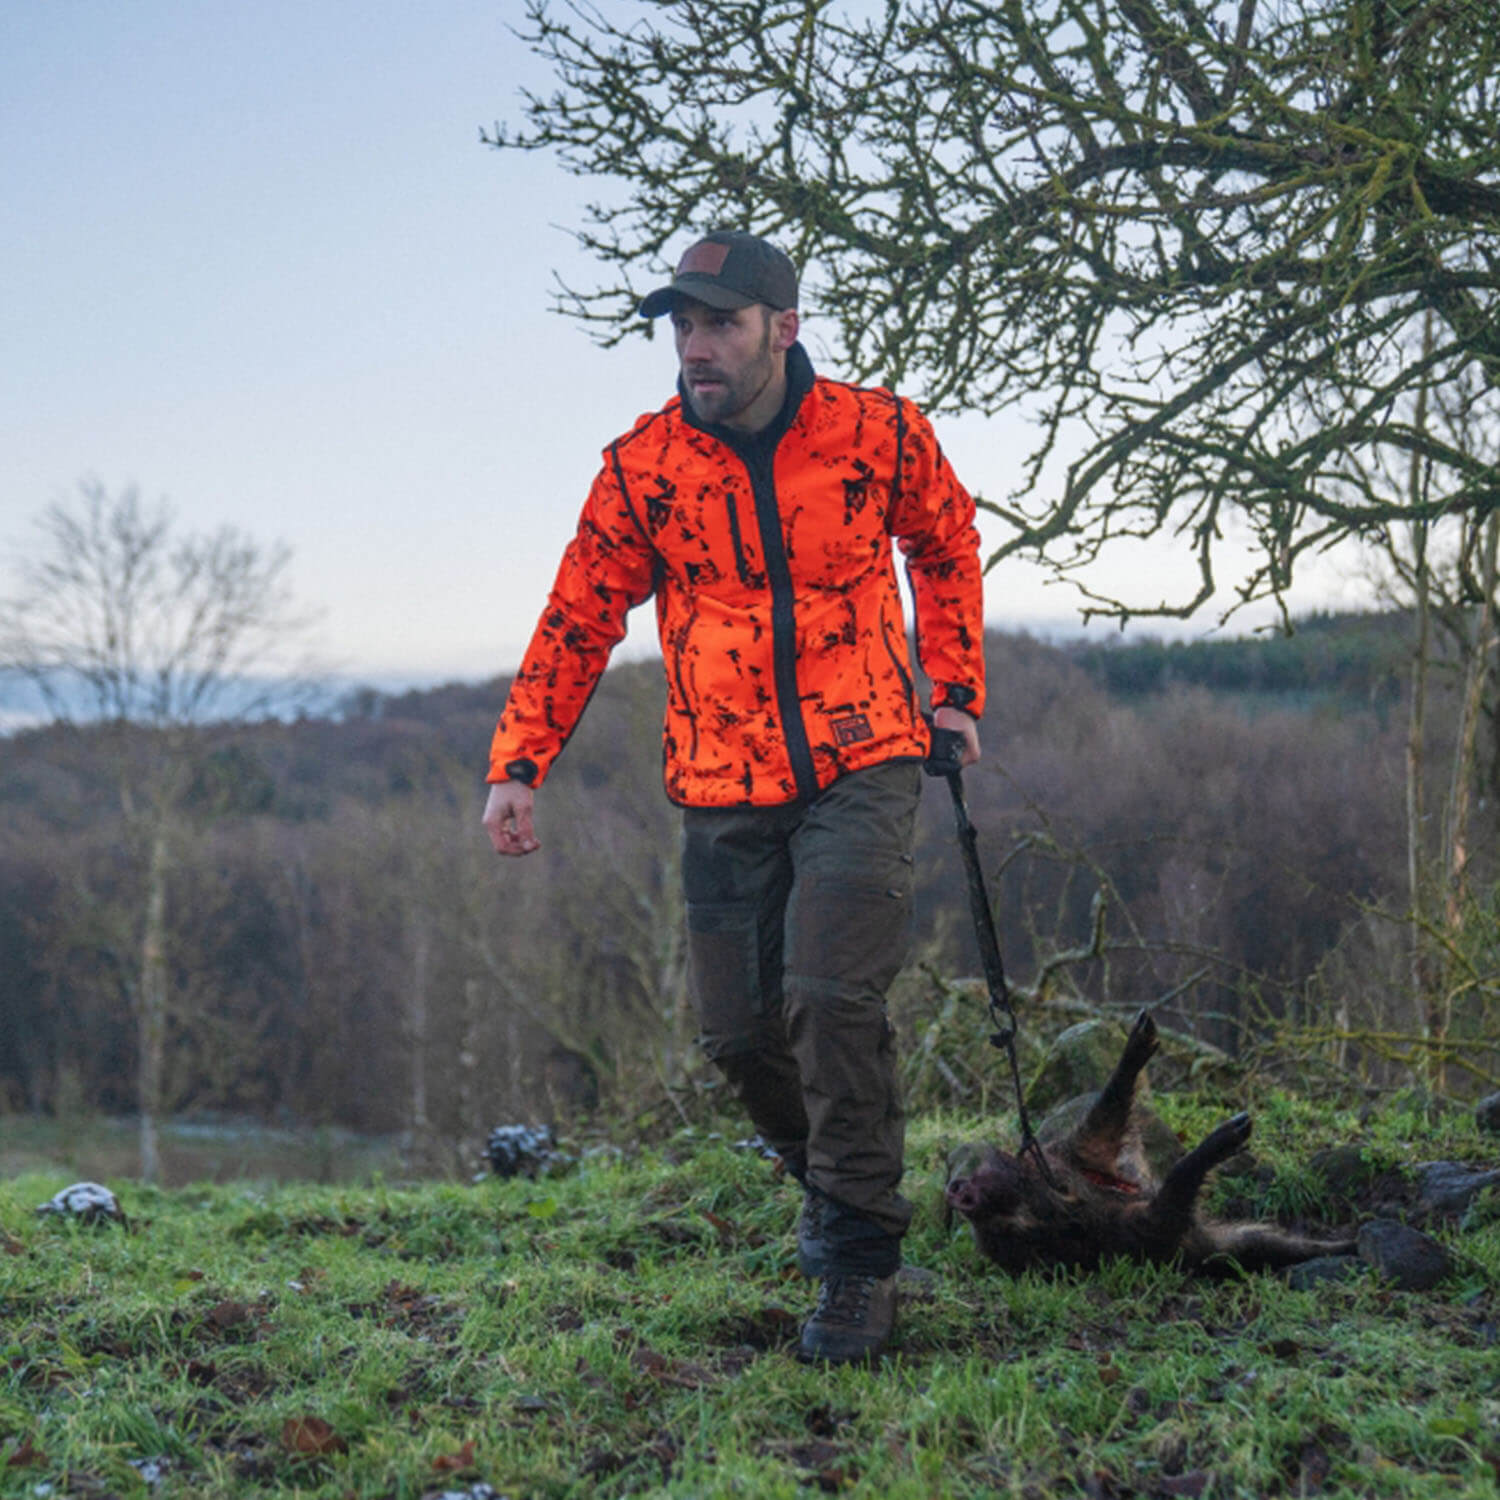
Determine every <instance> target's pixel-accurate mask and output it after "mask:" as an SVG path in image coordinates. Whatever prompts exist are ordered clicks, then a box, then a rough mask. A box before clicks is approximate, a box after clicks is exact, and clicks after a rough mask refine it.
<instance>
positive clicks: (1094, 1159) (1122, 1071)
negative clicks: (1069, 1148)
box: [1073, 1010, 1157, 1172]
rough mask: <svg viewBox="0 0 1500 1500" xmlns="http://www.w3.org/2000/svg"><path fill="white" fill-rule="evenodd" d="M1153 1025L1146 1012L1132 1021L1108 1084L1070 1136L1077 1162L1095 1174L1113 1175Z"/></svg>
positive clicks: (1151, 1045) (1148, 1052) (1150, 1044)
mask: <svg viewBox="0 0 1500 1500" xmlns="http://www.w3.org/2000/svg"><path fill="white" fill-rule="evenodd" d="M1156 1045H1157V1038H1156V1022H1155V1021H1153V1020H1152V1019H1151V1015H1150V1012H1149V1011H1144V1010H1143V1011H1142V1012H1141V1013H1140V1015H1138V1016H1137V1017H1136V1018H1135V1025H1134V1026H1133V1027H1132V1028H1131V1032H1130V1035H1129V1037H1127V1038H1126V1041H1125V1050H1124V1052H1122V1053H1121V1054H1120V1060H1119V1062H1118V1063H1116V1064H1115V1070H1114V1072H1113V1073H1111V1074H1110V1075H1109V1082H1108V1083H1106V1084H1105V1085H1104V1087H1103V1088H1102V1089H1101V1090H1100V1092H1099V1097H1098V1098H1097V1099H1095V1100H1094V1103H1093V1105H1092V1107H1091V1108H1090V1109H1089V1112H1088V1114H1087V1115H1085V1116H1084V1118H1083V1122H1082V1123H1081V1124H1080V1125H1079V1126H1078V1128H1077V1129H1076V1130H1075V1131H1074V1132H1073V1143H1074V1149H1075V1151H1076V1152H1077V1155H1078V1157H1079V1159H1080V1160H1081V1161H1084V1162H1086V1163H1087V1164H1088V1165H1089V1166H1091V1167H1093V1168H1094V1169H1095V1170H1096V1171H1099V1172H1113V1171H1114V1169H1115V1164H1116V1162H1117V1161H1118V1160H1119V1156H1120V1144H1121V1142H1122V1141H1123V1140H1124V1138H1125V1127H1126V1125H1127V1124H1128V1123H1129V1120H1130V1107H1131V1105H1132V1104H1134V1102H1135V1083H1136V1079H1137V1078H1139V1077H1140V1075H1141V1069H1142V1068H1144V1067H1145V1066H1146V1064H1147V1063H1148V1062H1149V1061H1150V1060H1151V1056H1152V1054H1153V1053H1154V1052H1155V1051H1156Z"/></svg>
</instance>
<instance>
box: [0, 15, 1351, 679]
mask: <svg viewBox="0 0 1500 1500" xmlns="http://www.w3.org/2000/svg"><path fill="white" fill-rule="evenodd" d="M519 14H520V6H519V3H518V0H427V3H424V4H421V5H414V4H411V3H410V0H359V3H354V0H255V3H243V0H242V3H229V0H6V3H5V4H4V5H3V7H0V188H3V203H4V208H3V211H0V212H3V217H0V287H3V292H0V351H3V357H0V543H3V544H4V546H5V547H6V548H7V550H9V549H11V548H12V547H13V546H14V545H16V544H17V543H18V542H24V540H25V537H26V533H27V529H28V528H27V522H28V519H29V518H30V517H31V516H33V515H34V514H36V513H37V512H38V511H40V510H41V509H42V507H43V506H45V505H46V504H47V503H48V502H49V501H51V500H54V499H57V498H59V497H61V496H64V495H66V494H68V493H69V492H70V491H71V490H72V489H73V487H74V486H75V485H76V482H77V481H78V480H79V479H80V478H81V477H83V476H85V475H93V476H97V477H98V478H99V479H101V480H102V481H104V483H105V484H106V485H108V486H109V487H111V488H119V487H121V486H123V485H125V484H127V483H135V484H138V485H139V486H140V488H141V490H142V491H143V493H145V494H146V495H147V496H148V497H165V498H167V499H169V500H170V501H171V502H172V503H173V504H174V505H175V506H176V508H177V511H178V513H179V516H180V517H181V519H182V521H183V522H184V524H186V525H187V526H189V527H192V528H195V529H196V528H203V527H210V526H215V525H218V524H220V523H223V522H231V523H233V524H235V525H237V526H240V527H243V528H244V529H246V530H248V531H250V532H252V533H253V534H255V535H258V536H261V537H263V538H266V539H271V538H280V539H282V540H284V541H286V542H287V543H289V544H290V545H291V547H292V548H293V550H294V553H295V557H296V566H295V579H296V583H297V587H298V592H299V594H300V595H301V597H302V598H303V599H304V600H305V601H306V602H307V603H308V604H310V605H316V606H320V607H322V608H323V609H325V611H326V617H325V620H324V624H323V628H322V648H323V651H324V653H325V655H326V656H327V657H328V658H330V659H331V660H333V661H335V662H337V663H339V664H340V665H342V666H343V667H344V668H345V669H346V670H349V671H351V672H355V673H365V674H370V675H375V674H403V675H407V676H413V677H419V678H425V677H468V678H476V677H482V676H488V675H490V674H492V673H494V672H497V671H501V670H509V669H511V668H513V667H514V666H515V664H516V661H517V659H518V657H519V653H520V650H521V649H522V647H523V646H524V643H525V640H526V637H527V636H528V635H529V633H530V630H531V626H532V624H533V623H534V621H535V619H536V616H537V614H538V612H539V611H540V608H541V605H542V602H543V599H544V597H545V591H546V588H547V585H548V583H549V582H550V580H551V576H552V572H553V570H554V568H555V564H556V559H557V556H558V554H559V552H560V551H561V548H562V546H563V544H564V542H565V541H566V539H567V537H568V535H569V534H570V533H571V530H572V527H573V523H574V521H575V519H576V516H577V511H578V506H579V504H580V503H581V501H582V498H583V495H584V492H585V490H586V488H587V485H588V482H589V480H590V478H591V477H592V475H593V472H594V470H595V468H596V467H597V464H598V460H599V451H600V449H601V448H602V447H603V445H604V444H605V442H606V441H607V440H608V439H609V438H611V437H612V436H614V435H615V434H616V433H617V432H618V431H620V430H622V429H623V428H624V427H626V426H627V425H628V424H629V423H630V422H631V420H632V419H633V418H634V417H635V416H636V414H637V413H639V412H641V411H644V410H647V409H649V408H651V407H654V406H657V405H659V404H660V403H661V401H663V400H664V399H665V398H666V397H667V396H668V395H669V394H670V392H671V388H672V381H673V379H674V375H675V371H674V367H673V361H672V355H671V352H670V348H669V346H668V345H667V344H666V343H664V342H662V341H657V342H656V343H655V344H647V343H645V342H644V341H641V342H639V343H632V344H631V345H630V346H628V347H626V348H622V349H619V350H614V351H610V352H604V351H601V350H599V349H597V348H596V347H595V346H594V345H593V344H591V343H590V342H589V340H588V339H587V337H586V336H585V335H584V334H583V333H582V332H581V331H580V330H579V329H578V328H577V327H576V326H575V325H573V324H571V323H568V322H567V321H565V320H564V319H562V318H560V317H558V316H557V315H556V314H554V313H551V312H550V311H549V310H548V294H549V290H550V288H551V286H552V284H553V278H554V274H555V273H556V272H558V271H563V272H564V273H566V274H569V275H571V276H572V277H573V279H575V280H586V279H587V269H588V268H587V266H586V264H584V263H583V261H582V260H581V259H580V257H579V256H578V255H577V252H576V250H575V248H574V245H573V241H572V240H571V238H570V237H569V236H568V235H567V234H566V233H565V231H564V229H563V228H561V227H557V226H568V225H577V224H579V223H580V222H581V219H582V214H581V207H580V205H581V204H582V203H583V201H584V200H585V199H586V198H588V197H590V196H592V195H595V194H596V193H597V187H590V186H587V185H585V184H582V183H580V182H579V181H578V180H577V179H575V178H573V177H570V176H568V175H567V174H566V173H564V172H563V171H562V170H561V169H560V168H559V167H558V166H557V165H556V164H555V163H554V162H553V161H552V160H551V159H549V158H545V157H540V156H524V155H518V154H515V153H503V154H502V153H497V152H494V151H492V150H489V149H487V148H484V147H482V146H481V145H480V144H479V139H478V137H479V130H480V127H481V126H488V125H490V124H492V123H493V122H494V121H495V120H497V119H505V118H511V119H514V118H515V115H516V111H517V103H516V101H517V90H518V87H519V86H520V85H521V84H522V83H523V82H530V83H532V84H534V85H541V86H545V84H546V81H547V80H546V76H545V74H544V73H543V72H542V71H541V69H540V65H539V64H538V63H537V62H536V61H535V60H534V59H533V58H531V56H530V55H529V53H527V51H526V50H525V48H524V47H523V46H522V45H521V44H520V43H518V42H517V41H516V40H515V38H514V37H513V36H512V34H511V33H510V31H509V30H508V23H509V22H512V21H515V20H517V19H518V17H519ZM810 335H811V336H810V339H809V342H810V346H811V347H812V348H813V350H814V355H815V358H816V357H817V353H818V346H817V342H816V320H815V319H814V320H813V321H812V323H811V324H810ZM939 431H940V434H941V436H942V437H943V440H944V442H945V444H946V445H947V447H948V449H949V452H950V454H951V455H952V457H953V459H954V462H955V464H956V465H957V466H958V468H959V471H960V473H961V474H962V475H963V477H964V478H965V479H966V480H967V482H968V483H969V484H970V485H971V487H974V488H976V489H983V490H988V491H989V492H991V493H994V494H996V495H1000V494H1003V493H1004V492H1005V491H1006V490H1007V489H1008V488H1009V486H1010V484H1011V482H1012V479H1013V475H1014V470H1013V465H1014V464H1015V463H1016V461H1017V460H1018V458H1019V456H1020V455H1021V453H1022V452H1023V451H1024V449H1025V447H1026V446H1027V437H1026V434H1025V433H1024V432H1022V431H1019V430H1018V429H1017V428H1015V427H1014V426H1008V425H1007V424H1005V423H995V422H992V423H985V422H982V421H979V420H977V419H975V420H972V421H962V422H947V423H941V424H940V427H939ZM989 540H990V542H991V544H993V543H994V542H995V541H998V540H999V537H998V534H995V535H991V536H990V537H989ZM1130 566H1131V567H1132V568H1133V569H1134V570H1135V576H1136V577H1137V578H1139V576H1140V569H1141V567H1142V566H1143V564H1142V560H1141V559H1135V560H1133V562H1132V563H1131V565H1130ZM1145 566H1148V567H1165V566H1167V565H1166V564H1165V563H1163V562H1161V561H1160V559H1158V560H1156V561H1152V562H1148V563H1146V564H1145ZM1309 597H1310V598H1312V599H1314V602H1321V599H1322V598H1323V597H1324V596H1323V595H1317V596H1313V595H1309ZM989 599H990V606H989V614H990V616H991V618H992V619H993V620H995V621H996V622H999V623H1007V624H1029V625H1031V626H1032V627H1033V628H1050V627H1055V626H1056V625H1058V624H1059V623H1061V622H1064V621H1066V620H1067V619H1068V618H1069V615H1070V612H1071V611H1072V609H1073V607H1074V606H1073V604H1072V602H1071V600H1070V599H1069V597H1068V596H1066V595H1064V594H1062V593H1060V592H1059V591H1057V590H1051V589H1043V588H1042V587H1041V586H1040V574H1038V573H1037V572H1036V571H1035V570H1034V569H1031V568H1029V567H1027V566H1026V565H1024V564H1020V563H1016V564H1010V565H1007V567H1006V569H1005V570H1003V571H1002V572H1000V573H997V574H992V575H991V583H990V589H989ZM647 613H649V612H647ZM1209 623H1210V621H1208V620H1205V621H1204V625H1205V626H1206V625H1208V624H1209ZM639 627H644V628H639ZM648 641H649V618H646V617H644V616H643V617H642V618H641V619H639V620H638V628H637V629H635V630H634V631H633V633H632V643H633V644H635V645H636V646H637V647H638V648H639V647H643V646H644V645H645V644H647V643H648Z"/></svg>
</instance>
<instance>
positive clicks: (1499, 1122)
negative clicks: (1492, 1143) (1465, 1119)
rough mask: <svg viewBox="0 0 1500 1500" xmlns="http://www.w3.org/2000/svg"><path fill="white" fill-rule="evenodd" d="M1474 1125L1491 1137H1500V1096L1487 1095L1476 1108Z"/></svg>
mask: <svg viewBox="0 0 1500 1500" xmlns="http://www.w3.org/2000/svg"><path fill="white" fill-rule="evenodd" d="M1474 1123H1475V1124H1476V1125H1477V1126H1478V1127H1479V1128H1480V1129H1481V1130H1484V1131H1487V1132H1488V1133H1489V1134H1490V1135H1500V1094H1487V1095H1485V1097H1484V1098H1483V1099H1481V1100H1480V1101H1479V1103H1478V1104H1476V1105H1475V1106H1474Z"/></svg>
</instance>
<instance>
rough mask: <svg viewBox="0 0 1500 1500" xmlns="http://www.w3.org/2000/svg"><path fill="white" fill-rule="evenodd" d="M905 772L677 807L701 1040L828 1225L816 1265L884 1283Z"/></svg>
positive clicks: (910, 790)
mask: <svg viewBox="0 0 1500 1500" xmlns="http://www.w3.org/2000/svg"><path fill="white" fill-rule="evenodd" d="M920 790H921V770H920V767H919V765H918V764H916V763H914V762H910V761H893V762H889V763H887V764H885V765H881V766H875V767H872V768H870V769H869V770H864V771H855V772H852V773H850V774H849V775H847V776H844V777H842V778H841V779H840V780H838V781H836V782H834V783H833V784H832V785H831V786H830V787H828V788H827V789H826V790H825V791H824V792H823V793H822V794H821V795H820V796H818V797H817V798H816V799H815V800H814V801H812V802H810V803H802V802H798V803H792V804H788V805H786V806H782V807H764V808H729V809H717V808H686V809H684V813H683V860H682V875H683V886H684V890H685V892H686V896H687V924H688V940H689V954H690V959H691V974H692V987H693V997H694V1002H695V1004H696V1006H697V1009H698V1022H699V1028H700V1041H701V1043H702V1045H703V1048H704V1051H705V1052H706V1053H707V1055H708V1057H709V1058H711V1059H712V1060H713V1062H714V1063H715V1064H716V1065H717V1066H718V1068H719V1069H720V1071H721V1072H723V1074H724V1075H725V1077H726V1078H727V1079H728V1080H729V1082H730V1083H731V1084H732V1085H733V1087H734V1088H735V1090H736V1092H737V1093H738V1095H739V1098H740V1100H741V1102H742V1103H743V1104H744V1106H745V1109H746V1111H747V1112H748V1114H749V1116H750V1119H751V1121H752V1122H753V1124H754V1125H755V1128H756V1129H757V1130H758V1131H759V1132H760V1134H761V1136H762V1138H763V1139H764V1140H765V1141H766V1143H767V1144H768V1145H769V1146H771V1147H772V1149H773V1150H775V1151H776V1152H777V1153H778V1154H780V1155H781V1156H782V1157H783V1158H784V1159H785V1160H786V1162H787V1165H788V1168H789V1169H790V1170H791V1171H792V1172H794V1173H795V1174H796V1175H797V1176H798V1177H799V1178H801V1179H802V1181H803V1182H804V1183H805V1184H806V1185H807V1186H808V1187H809V1188H810V1189H811V1190H812V1191H814V1192H817V1193H820V1194H822V1195H823V1196H824V1197H825V1198H827V1199H828V1200H829V1201H830V1203H831V1205H832V1206H833V1207H832V1211H831V1212H829V1213H827V1214H826V1215H825V1219H824V1230H825V1235H826V1236H827V1239H828V1242H829V1246H830V1250H831V1252H832V1256H833V1259H832V1263H833V1264H834V1265H835V1266H836V1267H837V1268H838V1269H839V1270H842V1271H844V1272H846V1273H855V1272H862V1273H870V1274H876V1275H886V1274H888V1273H889V1272H890V1271H893V1270H895V1269H896V1267H897V1266H898V1265H899V1264H900V1237H901V1235H902V1233H903V1232H904V1231H905V1229H906V1226H907V1224H908V1223H909V1222H910V1220H911V1211H912V1210H911V1204H910V1203H908V1202H907V1200H906V1199H905V1198H903V1197H902V1196H901V1194H900V1193H899V1192H898V1191H897V1186H898V1184H899V1183H900V1180H901V1170H902V1151H903V1145H904V1139H905V1115H904V1112H903V1110H902V1105H901V1090H900V1082H899V1078H898V1076H897V1071H896V1057H895V1045H894V1043H895V1038H894V1033H893V1030H892V1027H891V1024H890V1021H889V1019H888V1018H887V1016H886V1009H885V996H886V991H887V990H888V989H889V987H890V985H891V982H892V980H894V979H895V977H896V974H897V972H898V971H899V970H900V968H901V965H902V963H903V962H904V961H905V958H906V951H907V942H908V929H909V926H910V917H911V902H912V884H913V869H912V839H913V830H914V825H915V821H916V808H917V799H918V797H919V795H920Z"/></svg>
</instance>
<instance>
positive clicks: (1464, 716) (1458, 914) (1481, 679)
mask: <svg viewBox="0 0 1500 1500" xmlns="http://www.w3.org/2000/svg"><path fill="white" fill-rule="evenodd" d="M1497 548H1500V513H1497V512H1494V511H1492V512H1491V513H1490V515H1489V517H1488V518H1487V519H1486V521H1485V523H1484V552H1483V561H1482V565H1481V574H1480V588H1481V590H1482V598H1481V600H1480V603H1479V609H1478V612H1477V615H1476V618H1475V621H1474V635H1473V639H1472V640H1471V642H1470V645H1469V651H1468V660H1467V661H1466V662H1465V663H1464V696H1463V706H1462V709H1461V710H1460V714H1459V721H1458V740H1457V743H1456V744H1455V745H1454V747H1453V780H1452V784H1451V786H1450V789H1449V793H1448V821H1447V828H1446V829H1445V836H1444V839H1443V878H1444V884H1445V887H1446V889H1445V892H1444V913H1443V918H1444V927H1445V930H1446V932H1447V935H1448V939H1449V942H1450V943H1456V942H1457V941H1458V940H1459V938H1460V936H1461V934H1462V931H1463V925H1464V920H1465V910H1466V908H1467V905H1468V897H1469V816H1470V809H1471V806H1472V803H1473V787H1474V768H1475V765H1476V763H1477V760H1478V741H1479V719H1480V711H1481V708H1482V706H1483V702H1484V684H1485V680H1486V678H1487V677H1488V676H1489V670H1490V653H1491V652H1492V650H1493V649H1494V642H1495V582H1496V578H1495V574H1496V553H1497ZM1429 1018H1430V1028H1429V1029H1430V1035H1431V1038H1432V1040H1433V1042H1434V1043H1435V1044H1437V1046H1438V1047H1439V1049H1441V1047H1442V1045H1443V1044H1444V1043H1445V1042H1446V1040H1447V1036H1448V1030H1449V1027H1450V1026H1451V1025H1452V1022H1453V986H1452V984H1446V985H1444V986H1443V988H1442V993H1441V995H1437V996H1434V1003H1433V1005H1432V1006H1431V1007H1430V1008H1429ZM1446 1083H1447V1066H1446V1064H1445V1063H1443V1062H1442V1060H1441V1056H1440V1057H1439V1062H1438V1068H1437V1087H1438V1088H1439V1089H1441V1088H1444V1087H1445V1086H1446Z"/></svg>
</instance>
